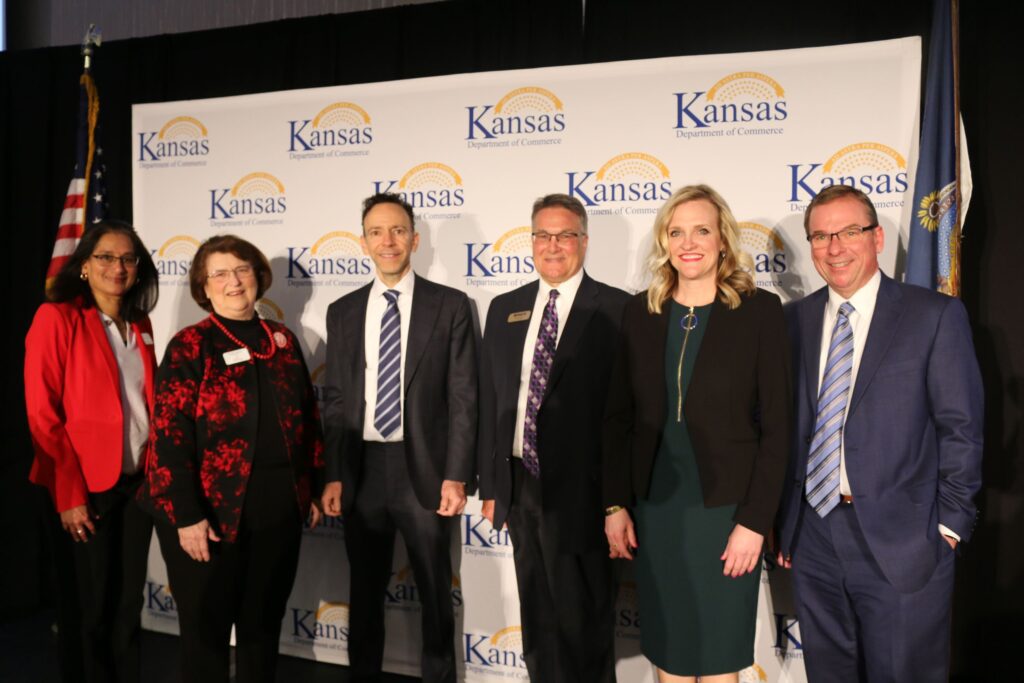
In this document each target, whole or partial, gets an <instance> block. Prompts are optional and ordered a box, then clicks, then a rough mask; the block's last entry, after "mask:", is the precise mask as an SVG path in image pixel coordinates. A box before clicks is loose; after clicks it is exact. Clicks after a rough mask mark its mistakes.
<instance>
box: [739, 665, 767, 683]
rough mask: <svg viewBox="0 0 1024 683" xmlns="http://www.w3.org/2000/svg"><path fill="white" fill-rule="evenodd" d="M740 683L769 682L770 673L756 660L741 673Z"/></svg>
mask: <svg viewBox="0 0 1024 683" xmlns="http://www.w3.org/2000/svg"><path fill="white" fill-rule="evenodd" d="M739 681H740V683H762V682H763V683H768V673H767V672H766V671H765V670H764V669H762V668H761V666H760V665H759V664H758V663H757V662H754V663H753V664H751V665H750V666H748V667H747V668H746V669H744V670H743V671H740V675H739Z"/></svg>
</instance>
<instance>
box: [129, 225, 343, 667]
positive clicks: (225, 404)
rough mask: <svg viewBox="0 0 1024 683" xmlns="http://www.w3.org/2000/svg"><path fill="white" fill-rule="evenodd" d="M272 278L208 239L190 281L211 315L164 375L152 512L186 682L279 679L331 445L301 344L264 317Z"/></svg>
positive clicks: (149, 485)
mask: <svg viewBox="0 0 1024 683" xmlns="http://www.w3.org/2000/svg"><path fill="white" fill-rule="evenodd" d="M271 280H272V273H271V270H270V264H269V263H268V262H267V259H266V257H265V256H264V255H263V254H262V253H261V252H260V251H259V249H257V248H256V247H255V246H253V245H252V244H250V243H249V242H246V241H245V240H243V239H241V238H238V237H235V236H233V235H222V236H216V237H212V238H210V239H209V240H207V241H206V242H205V243H204V244H203V245H202V246H200V248H199V250H198V251H197V252H196V255H195V259H194V260H193V262H192V267H191V270H190V271H189V281H190V286H191V291H192V297H193V298H194V299H195V301H196V303H197V304H199V306H201V307H202V308H203V309H205V310H207V311H211V314H210V316H209V317H207V318H205V319H204V320H202V321H201V322H199V323H197V324H195V325H192V326H190V327H186V328H185V329H183V330H181V331H180V332H178V334H177V335H175V337H174V338H173V339H172V340H171V342H170V343H169V344H168V346H167V350H166V352H165V354H164V360H163V363H162V365H161V366H160V371H159V373H158V377H157V387H156V401H155V408H154V411H153V418H152V421H151V436H150V438H151V442H152V449H151V452H150V456H149V460H148V463H147V466H146V486H144V487H143V491H142V492H141V494H140V500H141V502H142V504H143V506H144V507H145V508H146V509H148V510H149V511H150V512H151V513H152V514H153V515H154V516H155V517H156V519H157V525H156V526H157V537H158V539H159V541H160V548H161V550H162V552H163V556H164V560H165V561H166V563H167V571H168V578H169V582H170V585H171V588H172V590H173V595H174V598H175V602H176V604H177V609H178V619H179V625H180V629H181V645H182V648H181V654H182V659H181V661H182V676H183V679H184V680H187V681H190V682H191V681H197V682H202V681H217V682H224V681H227V680H228V672H229V662H228V657H229V652H230V648H229V639H230V635H231V626H232V624H234V626H235V633H236V639H237V651H236V680H237V681H239V682H249V681H273V680H274V672H275V667H276V660H277V646H278V639H279V636H280V628H281V619H282V618H283V616H284V611H285V602H286V600H287V598H288V595H289V593H290V592H291V587H292V583H293V582H294V580H295V572H296V569H297V566H298V555H299V543H300V540H301V536H302V523H303V520H304V519H305V518H306V516H307V514H309V515H310V516H311V517H310V526H315V525H316V523H317V522H318V520H319V518H320V514H319V511H318V510H317V508H316V507H315V506H312V505H311V498H312V495H311V494H312V492H313V491H312V488H313V485H314V484H313V480H314V475H315V474H317V473H318V470H319V469H320V468H321V467H322V464H323V463H322V451H323V438H322V433H321V428H320V419H319V414H318V411H317V407H316V400H315V398H314V395H313V387H312V383H311V382H310V378H309V373H308V371H307V369H306V365H305V362H304V361H303V358H302V352H301V350H300V348H299V345H298V341H297V340H296V337H295V335H294V334H292V333H291V331H289V330H288V328H286V327H285V326H284V325H281V324H279V323H274V322H270V321H266V320H261V319H260V318H258V317H257V316H256V309H255V305H256V301H257V299H259V298H260V297H261V296H262V295H263V293H264V292H265V291H266V290H267V288H269V287H270V283H271Z"/></svg>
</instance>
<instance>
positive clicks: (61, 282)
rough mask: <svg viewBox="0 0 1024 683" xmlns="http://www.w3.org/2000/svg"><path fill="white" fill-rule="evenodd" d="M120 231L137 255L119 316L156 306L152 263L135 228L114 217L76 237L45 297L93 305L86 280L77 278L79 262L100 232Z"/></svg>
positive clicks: (130, 317)
mask: <svg viewBox="0 0 1024 683" xmlns="http://www.w3.org/2000/svg"><path fill="white" fill-rule="evenodd" d="M109 234H119V235H124V236H125V237H127V238H128V239H130V240H131V242H132V249H133V250H134V252H135V255H136V256H138V257H139V265H138V267H137V268H136V269H135V284H134V285H133V286H132V288H131V289H129V290H128V292H127V293H126V294H125V295H124V296H123V297H121V311H120V315H121V317H122V318H123V319H124V320H126V321H128V322H136V321H137V320H140V319H142V318H143V317H145V316H146V315H148V314H149V312H150V311H152V310H153V309H154V308H155V307H156V302H157V299H158V298H159V296H160V278H159V275H158V274H157V271H156V266H155V265H154V264H153V257H152V256H150V254H149V250H148V249H146V245H144V244H143V243H142V240H141V239H139V235H138V233H137V232H135V228H134V227H132V225H131V224H130V223H126V222H124V221H117V220H111V219H107V220H103V221H100V222H99V223H96V224H95V225H93V226H91V227H90V228H89V229H88V230H86V231H85V234H84V235H82V239H80V240H79V241H78V246H77V247H75V252H74V253H73V254H71V258H69V259H68V262H67V263H65V264H64V267H63V268H61V269H60V272H59V273H57V276H56V277H55V278H54V279H53V283H52V284H51V285H50V287H49V289H48V290H47V293H46V294H47V298H48V299H49V300H50V301H53V302H55V303H65V302H68V301H74V300H76V299H81V300H82V301H83V302H85V303H86V304H88V305H95V303H96V302H95V300H94V299H93V296H92V289H91V288H90V287H89V283H88V282H86V281H85V280H82V279H81V277H80V276H81V274H82V265H83V264H84V263H85V261H86V259H88V258H89V257H90V256H92V255H93V252H94V251H96V245H97V244H98V243H99V241H100V239H102V237H103V236H104V235H109Z"/></svg>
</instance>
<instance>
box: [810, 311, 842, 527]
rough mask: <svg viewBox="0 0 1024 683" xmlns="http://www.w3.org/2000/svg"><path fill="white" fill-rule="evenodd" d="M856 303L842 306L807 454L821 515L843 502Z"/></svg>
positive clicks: (812, 500)
mask: <svg viewBox="0 0 1024 683" xmlns="http://www.w3.org/2000/svg"><path fill="white" fill-rule="evenodd" d="M851 313H853V306H852V305H851V304H850V302H848V301H847V302H844V303H843V304H842V305H841V306H840V307H839V315H838V316H836V324H835V327H833V328H832V341H831V342H830V343H829V345H828V358H826V359H825V373H824V374H823V375H822V377H821V389H820V390H819V391H818V412H817V416H816V417H815V420H814V435H813V436H812V437H811V451H810V454H809V455H808V456H807V481H806V483H805V485H804V490H805V491H806V492H807V502H808V503H810V505H811V507H813V508H814V511H815V512H817V513H818V515H819V516H820V517H824V516H825V515H827V514H828V513H829V512H831V511H832V509H833V508H834V507H835V506H836V505H838V504H839V447H840V445H841V443H842V439H843V423H844V422H845V421H846V404H847V401H848V400H849V395H850V377H851V376H852V374H853V328H851V327H850V314H851Z"/></svg>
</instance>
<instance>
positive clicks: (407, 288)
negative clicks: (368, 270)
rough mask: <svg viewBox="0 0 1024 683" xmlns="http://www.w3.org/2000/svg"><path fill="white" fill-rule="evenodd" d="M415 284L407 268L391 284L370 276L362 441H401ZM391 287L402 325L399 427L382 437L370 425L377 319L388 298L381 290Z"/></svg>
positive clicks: (376, 362) (377, 357) (377, 354)
mask: <svg viewBox="0 0 1024 683" xmlns="http://www.w3.org/2000/svg"><path fill="white" fill-rule="evenodd" d="M415 288H416V275H415V274H414V273H413V272H412V269H410V270H409V272H407V273H406V274H405V275H403V276H402V279H401V280H399V281H398V283H397V284H395V286H394V287H388V286H387V285H386V284H384V283H383V282H382V281H381V279H380V278H379V277H375V278H374V279H373V285H372V286H371V287H370V298H369V300H368V301H367V302H366V321H365V322H364V324H363V335H364V336H363V344H364V346H365V350H366V371H365V374H366V379H365V390H364V391H363V399H364V401H365V403H364V405H365V410H364V411H363V440H364V441H383V442H388V443H391V442H395V441H401V440H402V439H403V438H404V435H405V351H406V348H407V347H408V346H409V318H410V317H411V316H412V295H413V290H414V289H415ZM389 289H393V290H395V291H396V292H398V315H399V323H400V324H401V327H402V350H401V353H402V355H401V358H400V359H399V361H398V363H399V369H398V382H399V387H400V392H401V393H400V396H399V400H400V401H401V405H402V415H401V419H400V420H399V422H398V429H396V430H395V431H393V432H391V434H390V435H389V436H388V437H387V438H386V439H385V438H384V437H383V436H381V434H380V432H379V431H377V428H376V427H374V426H373V414H374V412H375V411H376V409H377V370H378V366H379V364H380V363H379V362H380V323H381V320H382V319H383V318H384V312H385V311H386V310H387V308H388V300H387V299H386V298H385V297H384V292H386V291H388V290H389Z"/></svg>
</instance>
